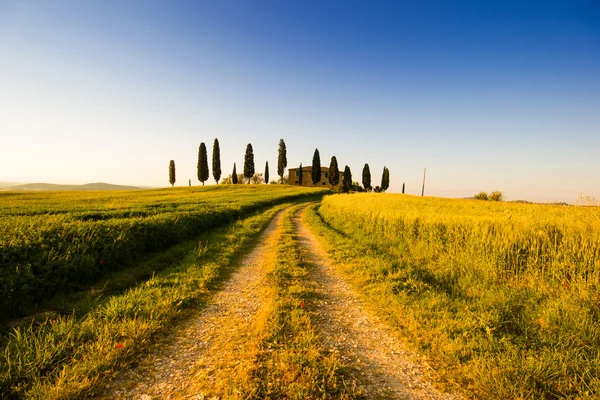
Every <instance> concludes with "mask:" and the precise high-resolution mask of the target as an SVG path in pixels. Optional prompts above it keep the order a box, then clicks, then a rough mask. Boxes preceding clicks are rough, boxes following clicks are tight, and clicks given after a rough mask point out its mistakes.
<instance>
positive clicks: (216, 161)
mask: <svg viewBox="0 0 600 400" xmlns="http://www.w3.org/2000/svg"><path fill="white" fill-rule="evenodd" d="M212 170H213V178H215V182H217V185H218V184H219V181H220V180H221V148H220V147H219V140H218V139H217V138H215V141H214V143H213V153H212Z"/></svg>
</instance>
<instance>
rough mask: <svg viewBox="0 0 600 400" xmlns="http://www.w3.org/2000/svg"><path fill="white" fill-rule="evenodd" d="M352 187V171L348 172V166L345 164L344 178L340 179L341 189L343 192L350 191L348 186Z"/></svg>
mask: <svg viewBox="0 0 600 400" xmlns="http://www.w3.org/2000/svg"><path fill="white" fill-rule="evenodd" d="M351 187H352V172H350V167H349V166H347V165H346V168H344V178H343V180H342V190H343V191H344V193H348V192H350V188H351Z"/></svg>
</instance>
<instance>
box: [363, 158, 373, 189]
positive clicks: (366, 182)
mask: <svg viewBox="0 0 600 400" xmlns="http://www.w3.org/2000/svg"><path fill="white" fill-rule="evenodd" d="M362 184H363V187H364V188H365V190H368V191H370V190H371V169H370V168H369V164H365V166H364V167H363V171H362Z"/></svg>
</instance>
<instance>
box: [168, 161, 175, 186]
mask: <svg viewBox="0 0 600 400" xmlns="http://www.w3.org/2000/svg"><path fill="white" fill-rule="evenodd" d="M169 183H170V184H171V187H173V186H175V161H174V160H171V161H169Z"/></svg>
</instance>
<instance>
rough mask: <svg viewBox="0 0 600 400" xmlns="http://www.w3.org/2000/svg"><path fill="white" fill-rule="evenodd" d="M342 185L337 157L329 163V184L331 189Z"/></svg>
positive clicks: (332, 158)
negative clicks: (339, 184)
mask: <svg viewBox="0 0 600 400" xmlns="http://www.w3.org/2000/svg"><path fill="white" fill-rule="evenodd" d="M338 183H340V169H339V167H338V163H337V158H335V156H333V157H331V162H330V163H329V184H330V185H331V188H332V189H333V187H334V186H335V185H337V184H338Z"/></svg>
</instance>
